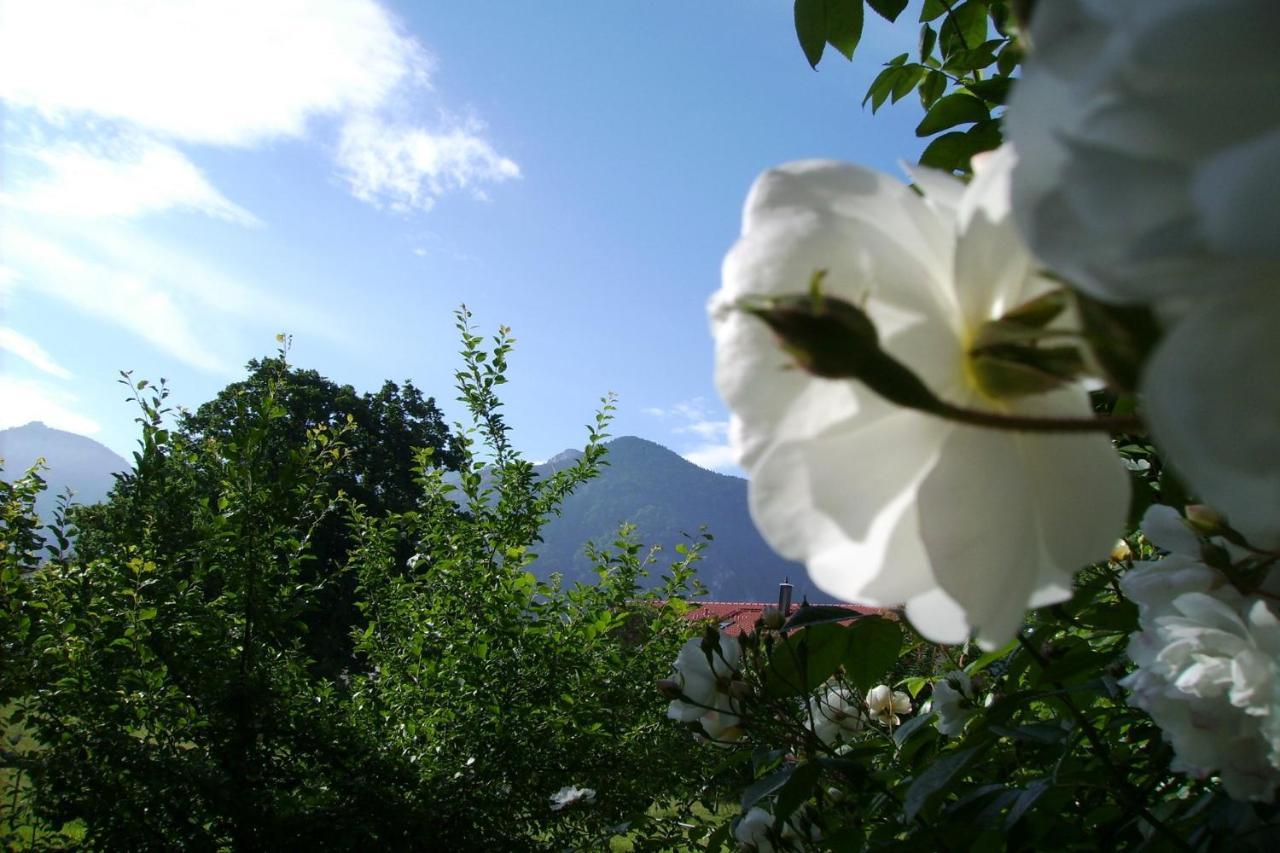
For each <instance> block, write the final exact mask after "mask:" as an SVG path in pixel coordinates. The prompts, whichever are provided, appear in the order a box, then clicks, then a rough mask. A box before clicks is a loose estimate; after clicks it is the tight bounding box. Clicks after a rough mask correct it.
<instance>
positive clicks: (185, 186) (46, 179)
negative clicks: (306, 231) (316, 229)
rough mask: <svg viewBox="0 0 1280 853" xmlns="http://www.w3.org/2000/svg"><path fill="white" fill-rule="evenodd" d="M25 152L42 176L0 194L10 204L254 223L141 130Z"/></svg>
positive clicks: (95, 214)
mask: <svg viewBox="0 0 1280 853" xmlns="http://www.w3.org/2000/svg"><path fill="white" fill-rule="evenodd" d="M31 157H32V159H33V160H34V161H35V162H36V163H38V164H39V165H40V166H42V167H43V168H44V170H45V172H46V175H45V176H43V177H42V178H39V179H36V180H34V181H28V182H26V183H25V185H23V186H22V187H21V189H20V190H19V191H17V192H16V193H13V194H11V195H7V196H6V199H5V200H6V202H7V203H8V204H9V205H10V206H13V207H17V208H20V209H23V210H28V211H33V212H36V213H44V214H53V215H57V216H70V217H77V218H101V217H109V218H124V219H133V218H137V217H140V216H144V215H146V214H150V213H161V212H164V211H167V210H172V209H178V210H190V211H195V212H199V213H203V214H205V215H206V216H210V217H213V218H215V219H223V220H226V221H228V222H234V223H237V224H239V225H247V226H258V225H261V224H262V223H261V222H260V221H259V220H258V218H257V217H256V216H254V215H253V214H252V213H250V212H249V211H247V210H245V209H244V208H242V207H240V206H239V205H237V204H235V203H233V202H231V201H230V200H228V199H227V198H226V196H224V195H223V194H222V193H220V192H218V190H216V189H215V188H214V187H213V185H212V184H211V183H209V180H208V179H207V178H206V177H205V175H204V173H203V172H201V171H200V169H198V168H197V167H196V165H195V164H194V163H192V162H191V161H190V160H189V159H187V157H186V155H185V154H183V153H182V152H181V151H179V150H178V149H177V148H175V147H173V146H172V145H167V144H164V143H161V142H157V141H156V140H154V139H149V138H147V137H144V136H139V135H137V134H126V135H122V136H116V137H114V138H113V137H109V136H108V137H104V138H101V139H99V140H95V141H94V142H74V141H64V142H61V143H58V144H56V145H54V146H53V147H49V148H42V149H39V150H37V151H34V152H32V154H31Z"/></svg>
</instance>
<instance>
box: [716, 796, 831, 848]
mask: <svg viewBox="0 0 1280 853" xmlns="http://www.w3.org/2000/svg"><path fill="white" fill-rule="evenodd" d="M772 830H773V815H772V814H770V813H769V812H767V811H765V810H764V809H762V808H760V807H759V806H753V807H752V808H751V809H749V810H748V811H747V813H746V814H744V815H743V816H742V817H740V818H738V824H737V826H735V827H734V829H733V837H734V839H735V840H737V842H738V849H739V850H741V851H744V853H747V851H749V853H774V851H776V850H777V849H778V848H777V847H776V846H775V845H774V843H773V838H774V837H775V836H774V835H772V834H771V833H772ZM776 837H777V838H779V839H780V840H781V842H782V845H783V848H784V849H787V850H790V849H793V842H796V841H799V840H800V839H802V838H803V839H807V840H809V841H818V840H820V839H821V838H822V833H821V831H820V830H819V829H818V826H817V824H815V823H814V822H813V819H812V816H811V815H810V814H807V813H805V810H803V809H802V810H801V811H800V812H796V813H795V814H793V815H792V816H791V817H790V818H788V819H787V821H786V822H785V823H784V824H783V825H782V831H781V832H780V833H778V834H777V835H776Z"/></svg>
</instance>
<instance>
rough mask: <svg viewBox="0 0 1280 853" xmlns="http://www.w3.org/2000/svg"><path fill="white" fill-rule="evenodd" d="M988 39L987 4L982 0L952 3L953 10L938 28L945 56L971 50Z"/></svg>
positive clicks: (939, 42) (940, 44)
mask: <svg viewBox="0 0 1280 853" xmlns="http://www.w3.org/2000/svg"><path fill="white" fill-rule="evenodd" d="M986 40H987V5H986V3H984V2H982V0H966V2H964V3H962V4H960V5H959V6H956V5H952V8H951V12H950V13H949V14H948V15H947V17H946V19H945V20H943V22H942V26H941V27H940V28H939V30H938V45H939V47H941V48H942V56H943V58H944V59H945V58H948V57H950V56H951V55H952V54H953V53H957V52H959V51H962V50H970V49H972V48H975V47H977V46H978V45H980V44H982V43H983V42H985V41H986Z"/></svg>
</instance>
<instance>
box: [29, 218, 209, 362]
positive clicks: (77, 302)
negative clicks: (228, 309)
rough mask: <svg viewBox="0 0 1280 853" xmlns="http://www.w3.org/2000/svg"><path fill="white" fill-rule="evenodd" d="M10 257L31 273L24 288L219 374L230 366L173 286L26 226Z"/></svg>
mask: <svg viewBox="0 0 1280 853" xmlns="http://www.w3.org/2000/svg"><path fill="white" fill-rule="evenodd" d="M5 248H6V251H7V255H8V260H9V261H11V262H12V263H13V264H14V266H15V267H16V268H18V269H20V270H22V271H24V273H25V275H23V276H22V277H21V283H22V285H23V286H24V287H30V288H32V289H34V290H38V291H40V292H42V293H44V294H46V295H48V296H52V297H54V298H56V299H59V300H61V301H63V302H66V303H68V304H69V305H71V306H73V307H74V308H75V309H76V310H78V311H81V312H83V313H86V314H90V315H93V316H96V317H98V318H100V319H102V320H106V321H108V322H110V323H113V324H115V325H118V326H121V327H123V328H125V329H127V330H129V331H131V332H133V333H134V334H135V335H137V336H138V337H140V338H142V339H143V340H146V341H148V342H150V343H152V344H153V345H155V346H157V347H159V348H160V349H162V350H164V351H165V352H168V353H170V354H172V355H174V356H176V357H177V358H179V359H181V360H182V361H184V362H186V363H187V364H190V365H192V366H193V367H197V368H200V369H202V370H206V371H211V372H215V373H228V372H229V365H228V364H227V363H226V361H225V360H224V359H221V358H219V357H218V355H217V354H216V353H214V351H213V350H212V349H211V348H210V347H208V346H207V345H205V344H204V343H203V340H204V336H203V335H201V334H198V333H197V330H196V326H195V324H194V323H193V322H192V321H191V320H190V319H189V316H188V312H186V311H184V310H183V309H182V308H181V307H180V306H179V305H178V304H177V302H176V300H175V299H174V296H173V294H172V293H171V292H170V289H169V288H166V287H164V286H163V284H157V282H156V281H155V280H154V279H153V278H152V277H150V276H148V275H146V274H144V273H141V272H138V271H136V270H131V269H121V268H117V267H113V266H109V265H106V264H103V263H100V262H94V261H88V260H85V259H83V258H82V257H80V256H79V255H77V254H76V253H74V252H72V251H70V250H68V249H67V248H65V247H64V246H63V245H61V244H59V243H58V242H56V241H54V240H51V239H48V238H46V237H43V236H40V235H38V234H35V233H33V232H31V231H28V230H26V229H23V228H11V229H9V230H8V232H7V233H6V239H5Z"/></svg>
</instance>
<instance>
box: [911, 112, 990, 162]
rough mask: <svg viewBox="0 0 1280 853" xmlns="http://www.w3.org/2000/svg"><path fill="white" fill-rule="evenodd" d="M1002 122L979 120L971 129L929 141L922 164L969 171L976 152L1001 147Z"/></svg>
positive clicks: (921, 157) (921, 156) (923, 154)
mask: <svg viewBox="0 0 1280 853" xmlns="http://www.w3.org/2000/svg"><path fill="white" fill-rule="evenodd" d="M1000 141H1001V134H1000V123H999V122H998V121H995V120H991V121H985V122H979V123H977V124H975V125H974V126H973V127H971V128H969V130H967V131H964V132H961V131H952V132H951V133H944V134H943V135H942V136H939V137H938V138H937V139H935V140H933V141H932V142H930V143H929V145H928V147H926V148H925V149H924V153H922V154H921V155H920V165H922V166H932V167H933V168H935V169H944V170H947V171H956V170H959V171H968V169H969V161H970V159H971V158H972V157H973V155H974V154H978V153H980V152H982V151H991V150H993V149H995V148H998V147H1000Z"/></svg>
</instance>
